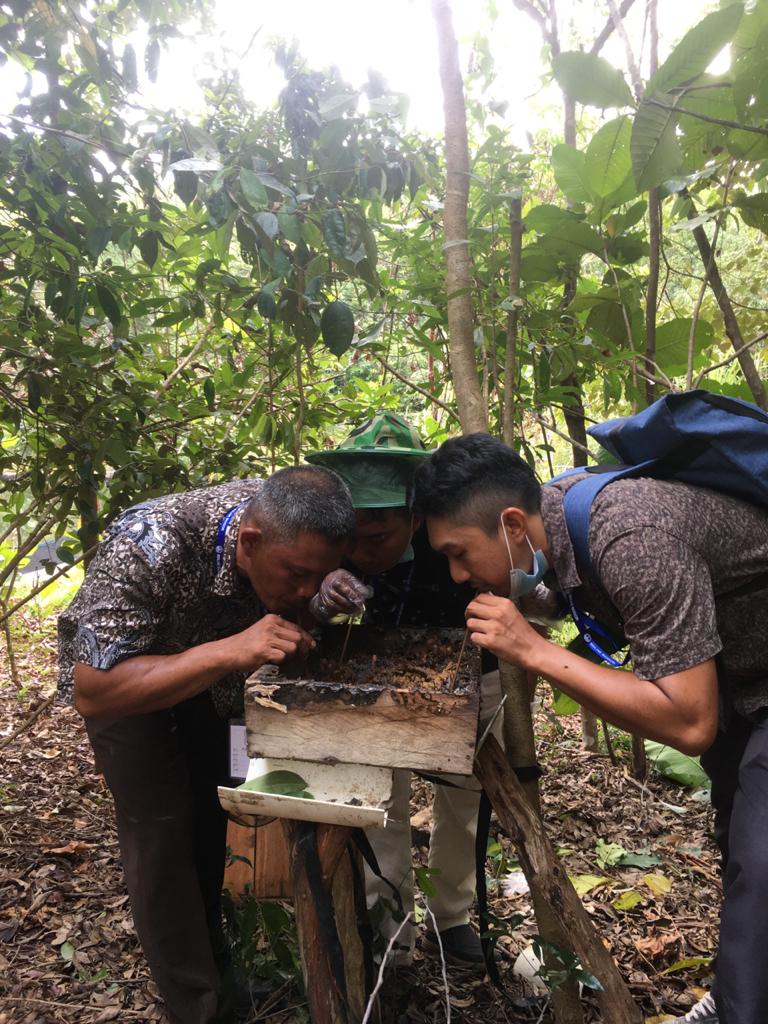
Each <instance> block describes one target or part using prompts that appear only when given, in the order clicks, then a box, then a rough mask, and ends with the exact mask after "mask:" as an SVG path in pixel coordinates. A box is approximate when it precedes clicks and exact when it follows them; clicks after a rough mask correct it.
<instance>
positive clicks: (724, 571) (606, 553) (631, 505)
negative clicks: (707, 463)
mask: <svg viewBox="0 0 768 1024" xmlns="http://www.w3.org/2000/svg"><path fill="white" fill-rule="evenodd" d="M579 479H581V477H580V476H575V477H571V478H568V479H567V480H564V481H560V482H558V483H555V484H551V485H549V486H547V487H545V488H544V489H543V492H542V494H543V497H542V517H543V519H544V525H545V528H546V531H547V536H548V538H549V541H550V546H551V550H552V555H553V562H554V565H553V570H554V574H555V576H556V578H557V586H558V589H560V590H563V591H566V592H567V591H569V590H573V591H575V597H576V599H577V603H578V604H579V606H580V607H582V608H584V609H585V610H587V611H591V612H592V613H593V614H594V615H595V617H596V618H598V619H599V620H600V621H601V622H603V623H604V624H605V625H607V626H608V627H609V629H613V630H614V631H616V632H617V633H619V634H621V633H623V635H624V636H625V637H626V639H627V642H628V643H629V648H630V653H631V656H632V665H633V669H634V671H635V672H636V674H637V675H638V676H640V678H642V679H658V678H660V677H662V676H667V675H672V674H674V673H675V672H682V671H684V670H685V669H689V668H692V667H693V666H695V665H698V664H701V662H704V661H707V660H708V659H710V658H713V657H715V656H718V655H719V667H720V670H721V685H723V686H724V687H725V688H726V689H727V691H728V693H729V695H730V697H731V699H732V701H733V704H734V706H735V707H736V710H737V711H739V712H741V713H742V714H749V713H752V712H754V711H757V710H759V709H760V708H764V707H768V579H763V580H762V581H761V580H760V578H761V577H765V576H766V575H768V513H767V512H766V511H765V510H764V509H762V508H759V507H757V506H755V505H751V504H749V503H747V502H744V501H739V500H738V499H736V498H731V497H729V496H727V495H723V494H720V493H717V492H715V491H711V490H707V489H705V488H700V487H692V486H689V485H687V484H681V483H677V482H671V481H661V480H651V479H648V478H645V477H641V478H638V479H632V480H617V481H615V482H614V483H611V484H609V485H608V486H606V487H605V488H604V490H602V491H601V492H600V494H599V495H598V496H597V498H596V499H595V501H594V504H593V506H592V514H591V518H590V528H589V547H590V555H591V558H592V564H593V566H594V569H595V571H596V573H597V576H598V578H599V580H600V583H601V584H602V586H598V585H596V584H595V583H593V582H592V581H588V580H587V581H585V582H584V584H583V585H582V580H581V578H580V576H579V572H578V568H577V566H576V560H575V556H574V552H573V547H572V545H571V541H570V537H569V535H568V530H567V527H566V524H565V516H564V513H563V494H564V493H565V491H567V489H568V488H569V487H571V486H573V484H574V483H575V482H576V481H577V480H579ZM753 581H754V582H755V583H758V584H760V589H758V590H754V591H751V592H748V593H746V592H744V590H745V589H746V588H749V587H750V586H752V584H753ZM576 588H579V589H578V590H577V589H576ZM739 591H742V592H741V593H739Z"/></svg>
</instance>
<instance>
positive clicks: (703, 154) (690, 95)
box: [677, 75, 739, 170]
mask: <svg viewBox="0 0 768 1024" xmlns="http://www.w3.org/2000/svg"><path fill="white" fill-rule="evenodd" d="M733 95H734V90H733V89H732V88H731V84H730V81H728V80H727V79H722V78H715V77H714V76H712V75H704V76H703V77H702V78H701V79H700V80H699V82H698V84H697V86H696V88H695V89H691V90H690V91H688V92H686V94H685V98H684V99H683V100H681V102H680V106H682V107H684V108H685V109H686V110H690V111H692V112H693V113H696V114H702V115H703V116H704V117H712V118H719V119H720V120H723V121H737V120H738V119H739V114H738V113H737V111H736V107H735V105H734V102H733ZM677 123H678V125H679V128H680V131H681V133H682V137H681V139H680V145H681V146H682V149H683V152H684V154H685V160H686V165H687V166H688V167H689V168H690V169H691V170H697V169H699V168H702V167H705V166H706V164H707V162H708V161H710V160H712V159H713V158H714V157H717V156H718V155H719V154H721V153H722V148H723V128H722V126H721V125H719V124H712V123H711V122H708V121H704V120H702V118H701V117H691V116H690V115H688V114H680V115H679V116H678V121H677Z"/></svg>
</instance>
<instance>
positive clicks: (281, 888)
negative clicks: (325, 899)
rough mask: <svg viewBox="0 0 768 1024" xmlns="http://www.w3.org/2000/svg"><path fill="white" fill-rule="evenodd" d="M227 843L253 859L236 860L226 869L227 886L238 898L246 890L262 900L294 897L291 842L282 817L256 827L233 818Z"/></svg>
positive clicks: (229, 826) (225, 879) (234, 851)
mask: <svg viewBox="0 0 768 1024" xmlns="http://www.w3.org/2000/svg"><path fill="white" fill-rule="evenodd" d="M227 846H229V847H230V849H231V850H232V852H233V853H234V854H237V855H238V856H240V857H245V858H247V860H248V861H249V863H248V864H244V863H243V862H242V861H235V862H234V863H232V864H229V865H228V866H227V869H226V871H225V873H224V888H225V889H229V891H230V893H231V894H232V896H233V897H234V898H239V897H241V896H244V895H245V893H246V890H247V891H249V892H250V893H251V894H252V895H253V896H255V897H256V899H258V900H283V899H290V898H291V892H292V890H291V871H290V865H289V862H288V846H287V844H286V841H285V836H284V835H283V829H282V827H281V825H280V822H279V821H271V822H270V823H269V824H268V825H262V826H260V827H259V828H253V827H252V826H244V825H238V824H237V822H234V821H232V820H230V822H229V825H228V827H227Z"/></svg>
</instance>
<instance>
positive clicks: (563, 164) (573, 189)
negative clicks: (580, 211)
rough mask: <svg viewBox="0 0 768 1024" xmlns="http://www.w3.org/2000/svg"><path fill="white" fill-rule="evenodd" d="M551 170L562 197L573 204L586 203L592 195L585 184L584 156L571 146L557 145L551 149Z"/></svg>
mask: <svg viewBox="0 0 768 1024" xmlns="http://www.w3.org/2000/svg"><path fill="white" fill-rule="evenodd" d="M551 160H552V170H553V172H554V175H555V181H556V182H557V185H558V188H559V189H560V191H561V192H562V193H563V195H564V196H565V197H566V198H567V199H570V200H571V201H572V202H574V203H588V202H590V200H591V199H592V195H591V193H590V190H589V185H588V183H587V177H586V171H585V163H586V154H584V153H582V152H581V151H580V150H578V149H576V148H575V147H573V146H567V145H565V143H562V142H561V143H559V144H558V145H556V146H553V147H552V156H551Z"/></svg>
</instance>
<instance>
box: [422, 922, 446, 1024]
mask: <svg viewBox="0 0 768 1024" xmlns="http://www.w3.org/2000/svg"><path fill="white" fill-rule="evenodd" d="M424 907H425V909H426V911H427V913H428V914H429V916H430V917H431V918H432V927H433V928H434V930H435V936H436V938H437V948H438V949H439V950H440V966H441V968H442V971H443V986H444V987H445V1020H446V1024H451V990H450V989H449V988H448V972H447V969H446V963H445V954H444V953H443V940H442V939H441V938H440V929H439V928H438V927H437V921H436V920H435V915H434V914H433V913H432V911H431V910H430V909H429V907H428V906H427V905H426V903H425V904H424Z"/></svg>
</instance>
